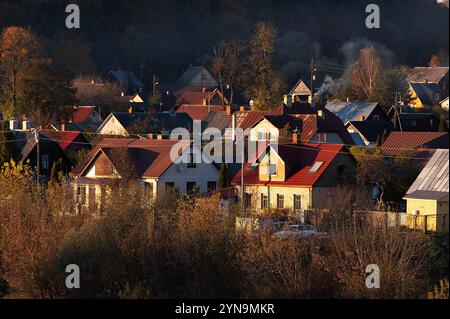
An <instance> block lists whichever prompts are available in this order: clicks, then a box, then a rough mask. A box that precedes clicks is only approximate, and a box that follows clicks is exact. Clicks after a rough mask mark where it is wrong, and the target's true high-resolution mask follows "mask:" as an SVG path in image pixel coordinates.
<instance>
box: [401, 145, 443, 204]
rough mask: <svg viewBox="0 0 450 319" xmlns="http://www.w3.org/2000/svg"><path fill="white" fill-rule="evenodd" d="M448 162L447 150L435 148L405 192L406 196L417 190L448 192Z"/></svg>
mask: <svg viewBox="0 0 450 319" xmlns="http://www.w3.org/2000/svg"><path fill="white" fill-rule="evenodd" d="M448 162H449V161H448V150H447V149H438V150H436V152H435V153H434V155H433V157H431V159H430V160H429V161H428V163H427V165H425V167H424V168H423V170H422V172H421V173H420V174H419V177H417V179H416V180H415V181H414V183H413V184H412V185H411V187H410V188H409V189H408V191H407V192H406V197H408V196H413V194H414V193H415V192H417V191H426V192H439V193H442V192H445V193H447V194H448V189H449V186H448ZM441 197H442V196H441ZM425 199H426V198H425Z"/></svg>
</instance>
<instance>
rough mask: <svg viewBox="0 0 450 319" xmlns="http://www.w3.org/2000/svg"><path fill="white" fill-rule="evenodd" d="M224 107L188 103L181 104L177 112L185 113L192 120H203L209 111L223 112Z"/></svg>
mask: <svg viewBox="0 0 450 319" xmlns="http://www.w3.org/2000/svg"><path fill="white" fill-rule="evenodd" d="M225 111H226V107H225V106H223V105H207V106H205V105H189V104H183V105H181V106H180V108H179V109H178V110H177V113H186V114H187V115H189V117H190V118H191V119H192V120H199V121H203V120H206V118H207V117H208V116H209V114H211V113H217V112H225Z"/></svg>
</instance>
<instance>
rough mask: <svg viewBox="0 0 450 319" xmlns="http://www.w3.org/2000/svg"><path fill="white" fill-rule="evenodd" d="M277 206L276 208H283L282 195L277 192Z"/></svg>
mask: <svg viewBox="0 0 450 319" xmlns="http://www.w3.org/2000/svg"><path fill="white" fill-rule="evenodd" d="M277 208H278V209H283V208H284V195H280V194H277Z"/></svg>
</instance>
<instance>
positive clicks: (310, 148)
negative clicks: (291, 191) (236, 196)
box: [231, 144, 345, 187]
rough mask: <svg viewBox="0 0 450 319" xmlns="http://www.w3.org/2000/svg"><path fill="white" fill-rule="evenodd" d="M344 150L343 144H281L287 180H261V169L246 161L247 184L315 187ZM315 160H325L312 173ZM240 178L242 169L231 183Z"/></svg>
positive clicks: (245, 174)
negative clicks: (252, 166)
mask: <svg viewBox="0 0 450 319" xmlns="http://www.w3.org/2000/svg"><path fill="white" fill-rule="evenodd" d="M344 150H345V146H344V145H341V144H279V145H278V154H279V156H280V157H281V158H282V159H283V161H284V162H285V164H286V169H287V170H288V172H287V176H286V180H285V181H283V182H280V181H270V182H269V181H261V180H259V169H258V168H254V169H251V168H250V165H251V163H246V164H245V167H244V182H245V185H272V186H296V187H313V186H314V185H315V184H316V182H317V181H318V180H319V178H320V176H322V174H323V173H324V172H325V170H326V169H327V168H328V166H329V165H330V164H331V163H332V161H333V160H334V158H335V157H336V155H337V154H339V152H341V151H344ZM315 162H323V164H322V166H321V167H320V168H319V169H318V170H317V171H316V172H315V173H311V172H310V169H311V167H312V166H313V165H314V163H315ZM240 180H241V171H239V172H238V173H237V174H236V176H234V178H233V180H232V182H231V183H232V184H233V185H239V184H240Z"/></svg>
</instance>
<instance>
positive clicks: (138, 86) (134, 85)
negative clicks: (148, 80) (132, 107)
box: [106, 70, 144, 94]
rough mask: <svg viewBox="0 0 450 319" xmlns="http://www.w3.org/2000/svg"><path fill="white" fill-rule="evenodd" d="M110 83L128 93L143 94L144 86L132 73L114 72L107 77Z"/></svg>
mask: <svg viewBox="0 0 450 319" xmlns="http://www.w3.org/2000/svg"><path fill="white" fill-rule="evenodd" d="M106 78H107V79H108V81H110V82H113V83H117V84H119V85H120V86H121V87H122V88H124V89H125V90H126V91H127V93H131V94H134V93H136V92H142V91H143V89H144V84H143V83H142V82H141V81H140V80H139V79H138V78H137V76H136V75H135V74H134V73H133V72H130V71H122V70H113V71H110V72H109V73H108V75H107V77H106Z"/></svg>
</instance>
